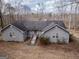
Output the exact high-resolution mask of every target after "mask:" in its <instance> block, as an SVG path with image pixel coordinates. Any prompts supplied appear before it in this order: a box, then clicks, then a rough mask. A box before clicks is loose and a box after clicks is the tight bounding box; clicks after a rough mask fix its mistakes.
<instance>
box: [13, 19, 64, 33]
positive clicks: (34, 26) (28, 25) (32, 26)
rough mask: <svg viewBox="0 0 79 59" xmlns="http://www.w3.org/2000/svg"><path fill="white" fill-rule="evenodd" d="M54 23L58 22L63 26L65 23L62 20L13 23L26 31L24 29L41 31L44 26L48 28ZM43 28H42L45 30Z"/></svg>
mask: <svg viewBox="0 0 79 59" xmlns="http://www.w3.org/2000/svg"><path fill="white" fill-rule="evenodd" d="M54 24H58V25H60V26H62V27H63V28H65V25H64V23H63V21H20V20H19V21H16V22H15V23H13V25H14V26H16V27H17V28H19V29H21V30H23V31H26V30H37V31H42V30H43V29H44V28H45V29H47V28H50V27H52V26H53V25H54ZM45 29H44V30H45Z"/></svg>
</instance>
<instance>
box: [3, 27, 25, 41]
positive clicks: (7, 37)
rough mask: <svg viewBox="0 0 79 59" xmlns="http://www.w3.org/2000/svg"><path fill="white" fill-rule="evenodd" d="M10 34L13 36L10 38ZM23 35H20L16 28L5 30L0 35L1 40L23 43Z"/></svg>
mask: <svg viewBox="0 0 79 59" xmlns="http://www.w3.org/2000/svg"><path fill="white" fill-rule="evenodd" d="M11 33H12V34H13V36H11ZM24 37H25V36H24V33H21V32H20V31H18V30H17V29H16V28H14V27H12V26H10V27H9V28H8V29H6V30H5V31H4V32H3V33H2V38H3V40H4V41H20V42H22V41H24V39H25V38H24Z"/></svg>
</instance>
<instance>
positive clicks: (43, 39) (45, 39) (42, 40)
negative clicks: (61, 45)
mask: <svg viewBox="0 0 79 59" xmlns="http://www.w3.org/2000/svg"><path fill="white" fill-rule="evenodd" d="M39 40H40V44H42V45H48V44H49V43H50V42H49V38H48V37H43V36H42V37H39Z"/></svg>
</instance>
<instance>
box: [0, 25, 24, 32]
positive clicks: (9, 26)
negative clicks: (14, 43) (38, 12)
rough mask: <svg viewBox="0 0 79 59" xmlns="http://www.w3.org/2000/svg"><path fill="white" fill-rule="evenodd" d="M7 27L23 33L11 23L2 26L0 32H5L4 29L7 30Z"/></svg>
mask: <svg viewBox="0 0 79 59" xmlns="http://www.w3.org/2000/svg"><path fill="white" fill-rule="evenodd" d="M9 29H15V30H16V31H19V32H21V33H23V31H22V30H20V29H18V28H17V27H15V26H13V25H11V24H10V25H8V26H6V27H4V28H3V29H2V30H1V32H2V33H3V32H5V31H7V30H9Z"/></svg>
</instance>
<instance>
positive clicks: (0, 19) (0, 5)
mask: <svg viewBox="0 0 79 59" xmlns="http://www.w3.org/2000/svg"><path fill="white" fill-rule="evenodd" d="M1 10H2V1H1V0H0V25H1V27H2V28H3V19H2V11H1Z"/></svg>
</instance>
